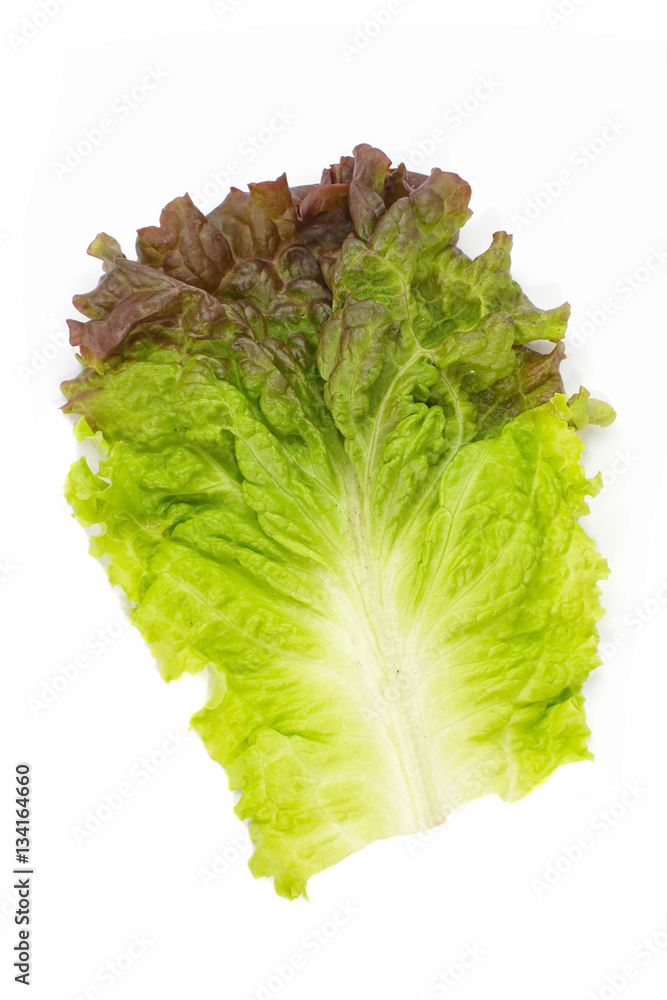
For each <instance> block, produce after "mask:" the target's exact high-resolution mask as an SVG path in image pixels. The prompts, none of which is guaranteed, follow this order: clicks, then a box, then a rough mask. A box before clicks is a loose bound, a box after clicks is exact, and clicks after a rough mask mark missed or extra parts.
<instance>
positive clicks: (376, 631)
mask: <svg viewBox="0 0 667 1000" xmlns="http://www.w3.org/2000/svg"><path fill="white" fill-rule="evenodd" d="M352 475H353V474H352ZM350 478H352V477H350ZM348 517H349V525H350V539H351V543H352V550H353V552H354V556H355V558H354V560H353V562H352V563H351V564H350V565H349V566H348V567H347V569H348V580H349V590H348V592H349V593H350V595H351V597H352V598H353V601H352V602H350V615H351V621H348V622H347V623H346V625H347V627H348V628H349V626H350V624H352V623H354V625H355V626H356V628H355V631H357V630H358V634H359V638H360V639H361V638H362V637H363V638H364V640H365V641H363V642H360V643H359V647H360V651H361V650H363V651H364V652H365V654H366V655H364V656H363V659H362V668H363V670H364V679H365V680H366V681H367V682H370V683H368V684H367V686H368V688H369V696H370V699H371V700H370V706H369V707H371V708H373V709H376V710H377V709H379V711H377V714H378V716H379V718H380V723H381V725H383V726H384V728H385V730H386V733H387V741H388V742H390V743H391V745H392V747H393V750H394V753H395V756H396V763H397V765H398V769H399V771H400V773H401V774H402V776H403V780H404V783H405V789H404V794H403V796H402V797H403V798H404V799H405V800H406V801H408V802H410V803H411V806H412V812H413V814H414V820H413V822H414V827H413V830H410V831H407V830H406V831H405V832H413V831H414V830H424V829H428V828H430V827H432V826H436V825H438V824H439V823H441V822H442V821H443V819H444V818H445V817H444V814H443V809H442V806H441V804H440V801H439V796H438V792H437V788H436V785H435V782H434V778H433V772H432V769H431V761H430V747H429V743H428V734H427V732H426V727H425V722H424V716H423V709H422V704H421V694H422V689H421V685H420V680H421V678H423V676H424V674H423V672H422V670H421V669H420V663H419V660H418V656H419V651H418V649H416V648H414V647H413V648H408V647H407V645H406V637H403V636H402V635H401V634H400V629H399V626H398V615H397V613H396V608H395V605H394V602H393V599H392V597H391V596H390V595H389V594H388V593H387V591H388V589H389V588H388V587H387V586H386V583H385V586H383V582H382V579H381V573H382V567H381V566H379V565H378V563H377V561H376V560H374V559H373V556H372V553H371V552H370V547H369V540H368V530H367V526H366V525H365V524H364V521H363V514H362V504H361V502H360V497H359V490H358V486H357V483H356V478H355V480H354V482H351V481H349V482H348ZM346 589H347V588H346ZM354 598H356V601H355V600H354ZM420 675H421V676H420ZM422 683H423V682H422Z"/></svg>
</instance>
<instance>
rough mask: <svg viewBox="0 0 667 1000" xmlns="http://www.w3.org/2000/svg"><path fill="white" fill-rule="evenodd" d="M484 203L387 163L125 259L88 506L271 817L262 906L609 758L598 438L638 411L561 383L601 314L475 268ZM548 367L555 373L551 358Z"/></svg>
mask: <svg viewBox="0 0 667 1000" xmlns="http://www.w3.org/2000/svg"><path fill="white" fill-rule="evenodd" d="M469 197H470V189H469V187H468V185H467V184H466V183H465V182H464V181H462V180H461V178H460V177H458V176H457V175H456V174H452V173H445V172H442V171H440V170H434V171H433V172H432V173H431V175H430V176H429V177H425V176H423V175H420V174H414V173H412V172H410V171H407V170H406V169H405V167H404V166H403V165H401V166H399V167H397V168H393V169H392V168H391V164H390V161H389V160H388V158H387V157H386V156H385V155H384V154H383V153H382V152H381V151H380V150H376V149H373V148H371V147H370V146H367V145H361V146H358V147H356V149H355V151H354V155H353V156H351V157H343V158H342V159H341V161H340V162H339V163H338V164H335V165H334V166H332V167H330V168H327V169H326V170H325V171H324V173H323V175H322V179H321V181H320V183H319V184H317V185H310V186H304V187H298V188H290V187H289V186H288V183H287V179H286V177H285V176H284V175H283V176H282V177H280V178H278V180H276V181H273V182H265V183H261V184H251V185H250V187H249V191H248V192H242V191H239V190H236V189H232V191H231V192H230V194H229V196H228V197H227V198H226V199H225V201H224V202H223V203H222V205H220V206H219V207H218V208H217V209H215V210H214V211H213V212H211V213H210V214H209V216H207V217H206V216H204V215H203V214H202V213H201V212H200V211H199V210H198V209H197V208H196V206H195V205H194V204H193V203H192V201H191V199H190V198H189V197H188V196H187V195H186V196H184V197H181V198H177V199H176V200H175V201H173V202H172V203H171V204H170V205H168V206H167V207H166V208H165V209H164V211H163V212H162V215H161V218H160V225H159V226H151V227H148V228H144V229H141V230H139V236H138V240H137V258H138V259H137V260H136V261H132V260H128V259H127V258H126V257H125V256H124V254H123V253H122V251H121V250H120V247H119V246H118V244H117V243H116V241H115V240H113V239H112V238H111V237H108V236H107V235H106V234H100V236H98V237H97V239H96V240H95V241H94V243H93V244H92V245H91V247H90V250H89V252H90V253H92V254H93V255H95V256H97V257H99V258H100V259H102V260H103V261H104V267H105V274H104V276H103V278H102V279H101V281H100V283H99V285H98V287H97V288H96V289H95V290H94V291H93V292H91V293H89V294H87V295H81V296H77V297H76V298H75V304H76V305H77V307H78V309H79V310H80V311H81V312H82V313H83V314H84V316H86V317H87V322H81V321H70V333H71V341H72V343H73V344H74V345H77V346H78V347H79V348H80V360H81V364H82V371H81V373H80V374H79V375H78V376H77V377H76V378H74V379H72V380H71V381H69V382H66V383H64V385H63V390H64V392H65V395H66V397H67V400H68V402H67V404H66V405H65V407H64V409H65V410H66V411H67V412H69V413H76V414H79V415H80V416H81V420H80V422H79V424H78V425H77V426H78V434H79V436H86V435H95V437H96V439H97V441H98V442H99V444H100V447H101V449H102V452H103V457H102V461H101V463H100V466H99V470H97V471H93V470H92V469H91V468H90V466H89V465H88V463H87V462H86V460H85V459H83V458H82V459H80V460H79V461H78V462H77V463H76V464H75V465H74V466H73V467H72V470H71V472H70V475H69V478H68V481H67V488H66V491H67V497H68V500H69V502H70V504H71V506H72V508H73V510H74V512H75V514H76V516H77V517H78V518H79V520H80V521H81V523H82V524H84V525H87V526H90V525H97V526H99V527H98V533H97V534H95V535H94V536H93V537H92V539H91V552H92V554H93V555H95V556H98V557H104V558H105V562H106V571H107V573H108V575H109V578H110V580H111V582H112V583H114V584H119V585H120V586H121V587H122V588H123V589H124V591H125V593H126V594H127V596H128V598H129V600H130V602H131V604H132V607H133V610H132V619H133V621H134V623H135V624H136V625H137V626H138V627H139V628H140V630H141V632H142V634H143V636H144V637H145V639H146V640H147V642H148V643H149V644H150V646H151V649H152V651H153V654H154V656H155V657H156V658H157V659H158V660H159V662H160V665H161V671H162V676H163V677H164V678H165V679H166V680H168V681H169V680H173V679H175V678H177V677H179V676H181V675H182V674H183V673H184V672H190V673H196V672H197V671H200V670H202V669H205V668H207V669H208V670H209V671H210V672H211V673H212V675H213V677H214V680H215V685H214V694H213V696H212V698H211V699H210V700H209V702H208V704H206V705H205V707H204V708H203V709H202V710H201V711H200V712H198V713H197V714H196V715H195V716H194V717H193V725H194V727H195V728H196V729H197V731H198V732H199V734H200V735H201V738H202V739H203V741H204V743H205V745H206V747H207V749H208V752H209V753H210V755H211V757H212V758H213V759H215V760H216V761H218V762H219V763H220V764H222V765H223V767H224V768H225V769H226V772H227V778H228V781H229V785H230V787H231V788H233V789H238V790H240V791H241V795H240V799H239V802H238V804H237V806H236V812H237V814H238V816H239V817H241V818H242V819H249V820H250V832H251V837H252V840H253V841H254V843H255V845H256V849H255V851H254V854H253V855H252V859H251V861H250V867H251V870H252V871H253V873H254V874H255V876H272V877H273V878H274V880H275V888H276V891H277V892H278V893H279V894H281V895H284V896H287V897H294V896H297V895H299V894H301V893H304V894H305V889H306V882H307V879H308V878H309V877H310V876H311V875H313V874H315V873H317V872H319V871H321V870H322V869H323V868H325V867H326V866H328V865H331V864H334V863H335V862H337V861H338V860H340V859H341V858H343V857H345V856H346V855H348V854H350V853H351V852H352V851H355V850H357V849H358V848H360V847H363V846H364V845H366V844H369V843H371V842H372V841H374V840H377V839H378V838H383V837H392V836H397V835H401V834H407V833H414V832H417V831H421V830H425V829H427V828H429V827H432V826H434V825H436V824H439V823H441V822H442V821H443V820H444V819H445V817H446V816H447V815H448V814H449V813H450V812H451V810H452V809H454V808H456V807H458V806H460V805H461V804H463V803H465V802H467V801H470V800H472V799H475V798H478V797H480V796H482V795H485V794H488V793H490V792H494V793H496V794H498V795H500V796H502V798H504V799H505V800H507V801H514V800H516V799H519V798H521V797H522V796H524V795H525V794H526V793H528V792H529V791H530V790H531V789H532V788H534V787H535V786H536V785H538V784H540V782H542V781H544V780H545V779H546V778H547V776H548V775H549V774H550V773H551V772H552V771H553V770H554V768H556V767H557V766H558V765H559V764H563V763H567V762H571V761H577V760H583V759H587V758H590V756H591V755H590V753H589V751H588V749H587V739H588V736H589V731H588V728H587V726H586V721H585V716H584V701H583V696H582V685H583V683H584V681H585V679H586V677H587V675H588V674H589V672H590V671H591V670H592V669H593V668H594V667H595V666H596V665H598V663H599V662H600V661H599V659H598V656H597V652H596V648H597V643H598V633H597V629H596V622H597V621H598V619H599V618H600V616H601V613H602V611H601V608H600V603H599V587H598V585H597V584H598V581H599V580H600V579H601V578H603V577H605V576H606V574H607V567H606V564H605V562H604V560H603V559H601V558H600V556H599V555H598V554H597V553H596V551H595V548H594V545H593V543H592V541H591V540H590V538H589V537H588V536H587V535H586V534H585V532H584V531H583V530H582V528H581V527H580V525H579V523H578V522H579V519H580V517H581V516H582V515H583V514H585V513H586V512H587V510H588V508H587V505H586V500H585V497H586V496H587V495H589V496H590V495H594V494H595V493H596V492H597V491H598V489H599V487H600V482H599V477H598V478H596V479H594V480H589V479H587V478H586V476H585V474H584V472H583V469H582V467H581V465H580V463H579V457H580V454H581V451H582V447H583V446H582V443H581V441H580V439H579V438H578V437H577V435H576V433H575V431H576V429H577V428H580V427H583V426H585V424H586V423H588V422H596V423H599V424H603V425H604V424H606V423H609V422H610V421H611V419H613V411H612V410H611V408H610V407H609V406H608V405H607V404H605V403H602V402H600V401H598V400H592V399H590V398H589V395H588V393H587V391H586V390H585V389H581V390H580V391H579V393H577V394H576V395H575V396H573V397H572V398H571V400H570V402H569V403H568V400H567V396H566V395H565V393H564V390H563V385H562V382H561V378H560V375H559V366H560V362H561V361H562V359H563V357H564V353H563V348H562V344H560V343H559V341H561V339H562V338H563V336H564V333H565V328H566V324H567V319H568V315H569V307H568V306H567V304H565V305H562V306H560V307H558V308H556V309H549V310H541V309H538V308H537V307H535V306H534V305H533V304H532V303H531V302H530V301H529V300H528V299H527V297H526V296H525V295H524V294H523V293H522V291H521V289H520V288H519V286H518V285H517V283H516V282H515V281H514V280H513V279H512V277H511V275H510V271H509V268H510V256H509V255H510V248H511V237H509V236H508V235H507V234H506V233H495V234H494V236H493V239H492V242H491V245H490V247H489V249H488V250H486V251H485V252H484V253H482V254H480V255H479V256H478V257H476V258H474V259H472V260H471V259H470V258H468V257H467V256H466V255H465V254H464V253H463V252H462V251H461V250H460V249H458V247H457V245H456V243H457V238H458V231H459V228H460V227H461V226H462V225H463V224H464V223H465V221H466V219H467V218H468V217H469V215H470V211H469V209H468V201H469ZM533 341H547V342H551V343H552V345H554V346H553V347H552V348H551V350H550V352H549V353H546V354H545V353H542V352H541V351H540V350H536V349H535V348H534V347H531V346H530V344H531V342H533Z"/></svg>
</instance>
